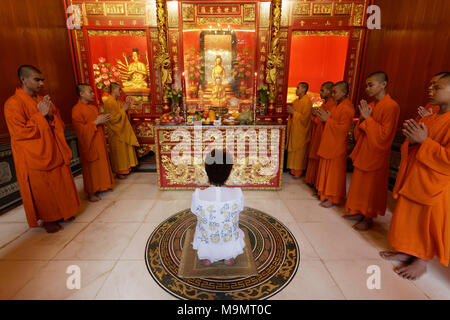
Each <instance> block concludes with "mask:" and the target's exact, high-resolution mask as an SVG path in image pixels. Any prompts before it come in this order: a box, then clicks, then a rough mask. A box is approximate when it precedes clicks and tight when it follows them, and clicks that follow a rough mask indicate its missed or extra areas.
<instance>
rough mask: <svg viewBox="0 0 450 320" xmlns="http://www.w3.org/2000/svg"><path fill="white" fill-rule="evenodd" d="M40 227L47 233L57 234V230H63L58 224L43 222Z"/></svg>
mask: <svg viewBox="0 0 450 320" xmlns="http://www.w3.org/2000/svg"><path fill="white" fill-rule="evenodd" d="M42 227H43V228H44V229H45V231H47V232H48V233H55V232H58V231H59V230H61V229H63V227H62V226H61V225H60V224H59V223H58V222H44V223H43V224H42Z"/></svg>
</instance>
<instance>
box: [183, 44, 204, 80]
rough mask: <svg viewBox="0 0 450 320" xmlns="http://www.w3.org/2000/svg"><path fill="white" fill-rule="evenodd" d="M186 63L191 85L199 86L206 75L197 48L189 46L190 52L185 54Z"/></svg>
mask: <svg viewBox="0 0 450 320" xmlns="http://www.w3.org/2000/svg"><path fill="white" fill-rule="evenodd" d="M184 65H185V68H187V74H188V79H189V80H190V87H198V85H199V83H202V82H203V80H204V77H205V74H204V71H203V68H202V65H201V57H200V55H199V54H198V52H197V51H196V50H195V48H193V47H191V48H189V52H187V53H185V54H184Z"/></svg>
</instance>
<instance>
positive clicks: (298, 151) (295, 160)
mask: <svg viewBox="0 0 450 320" xmlns="http://www.w3.org/2000/svg"><path fill="white" fill-rule="evenodd" d="M292 107H293V108H294V109H295V112H294V114H293V115H291V116H289V120H288V126H287V150H288V156H287V165H286V167H287V168H289V169H292V170H295V171H303V170H305V168H306V159H307V158H306V155H307V153H306V151H307V150H308V145H309V141H310V139H311V108H312V102H311V100H309V98H308V96H307V95H306V94H305V95H304V96H303V97H302V98H301V99H296V100H295V101H294V103H293V104H292Z"/></svg>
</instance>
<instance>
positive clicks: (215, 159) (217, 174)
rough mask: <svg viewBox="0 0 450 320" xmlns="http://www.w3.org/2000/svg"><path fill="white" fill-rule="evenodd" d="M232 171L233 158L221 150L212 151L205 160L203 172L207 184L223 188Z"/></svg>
mask: <svg viewBox="0 0 450 320" xmlns="http://www.w3.org/2000/svg"><path fill="white" fill-rule="evenodd" d="M231 169H233V157H232V156H231V155H230V154H229V153H227V152H224V151H223V150H220V149H217V150H216V149H214V150H212V151H211V153H210V154H208V155H207V156H206V159H205V170H206V174H207V175H208V179H209V183H210V184H212V185H214V186H223V185H224V184H225V182H226V181H227V179H228V177H229V176H230V173H231Z"/></svg>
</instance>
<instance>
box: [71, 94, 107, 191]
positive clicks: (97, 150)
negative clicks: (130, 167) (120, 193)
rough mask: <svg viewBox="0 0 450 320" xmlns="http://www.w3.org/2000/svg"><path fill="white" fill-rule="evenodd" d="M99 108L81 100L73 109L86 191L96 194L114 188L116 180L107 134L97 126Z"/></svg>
mask: <svg viewBox="0 0 450 320" xmlns="http://www.w3.org/2000/svg"><path fill="white" fill-rule="evenodd" d="M97 117H98V108H97V107H96V106H93V105H87V104H85V103H84V102H83V101H81V100H79V101H78V103H77V104H76V105H75V106H74V107H73V109H72V124H73V127H74V129H75V133H76V134H77V137H78V149H79V151H80V157H81V169H82V172H83V183H84V191H85V192H86V193H88V194H89V193H95V192H98V191H105V190H109V189H111V188H112V185H113V183H114V178H113V175H112V172H111V166H110V164H109V159H108V149H107V148H106V138H105V132H104V130H103V126H102V125H98V126H97V125H95V123H94V121H95V119H97Z"/></svg>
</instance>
